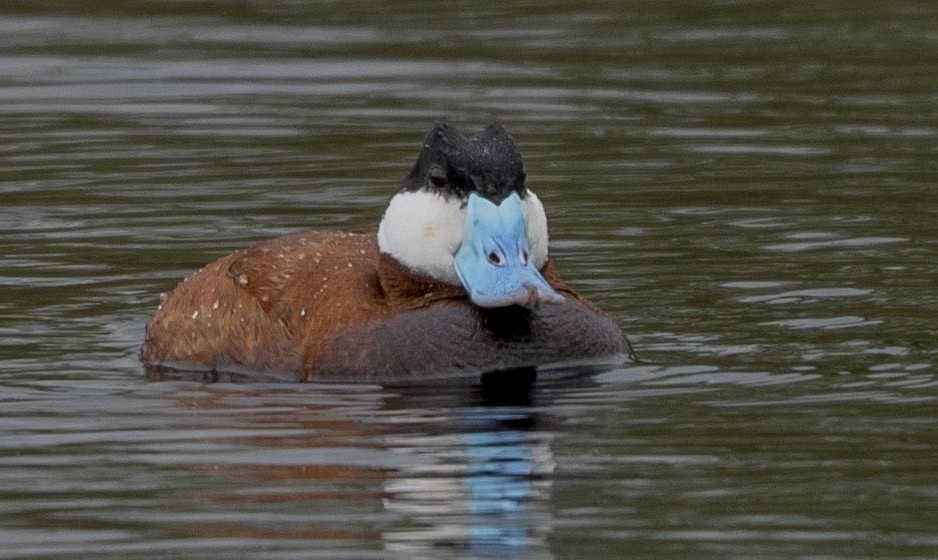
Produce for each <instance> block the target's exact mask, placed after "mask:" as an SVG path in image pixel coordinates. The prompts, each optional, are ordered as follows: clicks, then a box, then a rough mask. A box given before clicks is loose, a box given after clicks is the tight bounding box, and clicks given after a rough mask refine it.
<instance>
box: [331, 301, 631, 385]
mask: <svg viewBox="0 0 938 560" xmlns="http://www.w3.org/2000/svg"><path fill="white" fill-rule="evenodd" d="M616 356H619V357H625V356H631V348H630V347H629V346H628V343H627V341H626V339H625V337H624V336H623V335H622V332H621V331H620V330H619V328H618V327H617V326H616V325H615V323H613V322H612V321H611V320H610V319H609V318H607V317H606V316H605V315H601V314H597V313H596V312H595V311H594V310H593V309H591V308H590V307H588V306H586V305H584V304H583V303H580V302H579V301H577V300H574V299H568V300H567V301H566V302H564V303H563V304H558V305H545V306H542V307H541V308H540V309H538V310H537V311H533V312H532V311H528V310H527V309H524V308H520V307H511V308H507V309H498V310H487V311H483V310H480V309H478V308H475V307H472V306H470V305H467V304H458V303H440V304H437V305H435V306H433V307H429V308H426V309H420V310H415V311H408V312H405V313H402V314H400V315H398V316H396V317H394V318H392V319H390V320H388V321H386V322H383V323H380V324H375V325H372V326H369V327H367V328H363V329H360V330H357V331H355V332H351V333H347V334H345V335H342V336H340V337H339V338H338V339H336V343H335V344H334V345H333V346H332V349H331V351H330V352H328V353H327V354H326V355H325V356H324V357H323V358H322V359H321V360H320V362H319V363H318V364H317V368H316V369H317V371H316V373H315V374H314V375H315V377H316V378H323V379H325V378H331V379H342V378H348V377H349V376H350V372H354V374H353V376H354V378H355V379H362V380H366V379H368V380H380V379H406V378H420V377H432V376H445V375H448V374H449V375H452V374H460V373H464V374H479V373H484V372H490V371H499V370H509V369H517V368H523V367H530V366H537V365H542V364H549V363H560V362H570V361H574V360H576V361H587V362H588V361H590V360H593V359H601V358H606V359H608V358H611V357H616Z"/></svg>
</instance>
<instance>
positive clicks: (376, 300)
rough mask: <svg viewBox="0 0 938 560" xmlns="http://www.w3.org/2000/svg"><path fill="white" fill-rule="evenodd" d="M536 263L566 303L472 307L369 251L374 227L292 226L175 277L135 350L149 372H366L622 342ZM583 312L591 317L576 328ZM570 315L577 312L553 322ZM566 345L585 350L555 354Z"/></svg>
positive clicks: (444, 366)
mask: <svg viewBox="0 0 938 560" xmlns="http://www.w3.org/2000/svg"><path fill="white" fill-rule="evenodd" d="M542 273H543V274H544V276H545V278H546V279H547V280H548V281H549V282H550V283H551V285H552V286H553V287H554V288H555V289H556V290H558V291H559V292H561V293H562V294H563V295H564V296H565V297H567V298H568V300H569V302H567V303H564V304H562V305H550V306H545V307H544V308H543V309H545V310H547V311H550V313H546V314H545V315H544V317H542V318H541V319H540V320H537V318H536V315H537V311H535V312H531V311H528V310H525V309H522V308H515V309H511V310H491V311H483V310H479V309H473V308H472V306H471V305H470V304H469V302H468V300H467V298H466V294H465V292H464V291H463V289H462V288H461V287H459V286H453V285H449V284H444V283H441V282H437V281H435V280H433V279H431V278H428V277H425V276H424V277H422V276H420V275H416V274H414V273H412V272H411V271H409V270H407V269H406V268H405V267H404V266H403V265H401V264H399V263H397V262H396V261H395V260H394V259H393V258H391V257H389V256H387V255H384V254H381V253H379V251H378V247H377V242H376V240H375V233H374V231H368V232H353V233H343V232H300V233H294V234H291V235H287V236H284V237H280V238H277V239H273V240H270V241H266V242H263V243H260V244H258V245H255V246H254V247H251V248H248V249H245V250H242V251H238V252H236V253H233V254H231V255H228V256H226V257H223V258H221V259H219V260H217V261H215V262H213V263H211V264H209V265H208V266H206V267H204V268H203V269H201V270H200V271H198V272H197V273H195V274H194V275H193V276H191V277H190V278H188V279H186V280H185V281H183V282H182V283H180V284H179V286H178V287H177V288H176V289H175V290H174V291H173V292H172V293H171V294H170V295H169V296H167V297H164V298H163V302H162V304H161V305H160V307H159V309H158V310H157V312H156V315H155V316H154V317H153V319H152V320H151V321H150V323H149V324H148V325H147V329H146V338H145V340H144V344H143V349H142V353H141V357H142V360H143V362H144V363H145V364H147V366H148V367H149V368H150V369H151V371H156V372H159V371H161V370H165V369H171V370H214V371H228V372H234V373H247V374H262V373H264V374H274V375H278V376H282V377H289V378H294V379H299V380H306V379H309V378H317V379H337V378H338V379H361V380H373V379H376V378H377V379H380V378H387V377H392V378H400V377H410V376H421V375H433V374H439V375H442V374H447V373H465V372H472V373H476V372H478V373H481V372H483V371H488V370H494V369H500V368H504V369H510V368H516V367H523V366H531V365H537V364H539V363H546V362H550V361H562V360H564V359H570V358H574V357H579V358H588V357H592V356H596V357H598V356H602V355H608V354H616V353H623V352H627V348H626V346H625V341H624V338H623V337H622V335H621V333H619V331H618V329H617V328H616V327H615V326H614V325H613V324H612V322H611V321H609V320H608V318H606V317H605V316H604V315H602V314H601V313H600V312H599V311H598V309H597V308H596V307H595V306H594V305H593V304H592V303H590V302H588V301H586V300H583V299H582V298H580V297H579V296H577V295H576V294H575V293H574V292H573V291H572V290H570V289H569V288H568V287H567V286H566V285H565V284H564V283H563V282H562V281H561V280H560V278H559V275H558V274H557V272H556V270H555V269H554V267H553V266H552V264H551V263H550V262H548V264H547V265H546V266H545V267H544V269H543V270H542ZM549 308H554V309H549ZM532 313H533V314H535V317H534V319H535V320H534V321H530V320H529V319H530V318H531V314H532ZM590 316H592V320H591V321H589V323H592V324H593V325H594V326H593V327H590V328H586V329H584V328H583V324H582V323H583V321H582V319H583V318H584V317H590ZM570 319H578V320H575V321H573V322H572V323H571V324H570V326H568V327H567V328H559V327H560V326H562V325H563V324H564V321H565V320H570ZM394 320H396V321H397V322H396V324H395V325H394V326H393V327H389V326H388V325H389V323H390V322H392V321H394ZM493 322H500V323H504V324H503V325H502V327H505V328H506V329H507V332H499V328H498V325H493V324H492V323H493ZM532 322H533V323H534V324H535V325H536V326H535V328H534V329H532V328H531V325H530V324H529V323H532ZM511 325H516V326H522V327H523V328H522V329H520V330H512V329H511V328H509V327H511ZM597 326H598V327H599V328H596V327H597ZM547 327H550V328H547ZM398 328H400V329H401V330H400V331H397V332H394V330H395V329H398ZM553 331H556V332H554V334H550V332H553ZM436 338H438V340H435V339H436ZM526 346H527V347H528V351H524V347H526ZM576 346H583V347H584V348H585V349H587V350H588V351H584V348H580V349H579V351H577V352H576V354H575V355H565V350H569V349H570V348H571V347H576ZM499 354H501V355H500V356H499Z"/></svg>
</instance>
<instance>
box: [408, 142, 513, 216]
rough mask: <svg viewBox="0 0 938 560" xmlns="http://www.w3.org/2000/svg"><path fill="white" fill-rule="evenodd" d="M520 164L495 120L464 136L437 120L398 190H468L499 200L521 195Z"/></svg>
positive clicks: (458, 194) (461, 195) (461, 192)
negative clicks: (511, 195)
mask: <svg viewBox="0 0 938 560" xmlns="http://www.w3.org/2000/svg"><path fill="white" fill-rule="evenodd" d="M524 177H525V174H524V164H523V163H522V162H521V153H520V152H519V151H518V147H517V146H516V145H515V141H514V139H513V138H512V137H511V135H510V134H508V131H507V130H505V127H503V126H502V125H501V124H499V123H492V124H490V125H489V126H488V127H486V129H485V130H483V131H482V132H480V133H478V134H476V135H475V136H471V137H466V136H463V135H462V134H460V133H459V131H458V130H456V129H455V128H453V127H452V126H450V125H448V124H446V123H437V124H436V125H435V126H434V127H433V130H431V131H430V133H429V134H427V137H426V138H424V141H423V150H422V151H421V152H420V157H418V158H417V162H416V163H415V164H414V167H413V169H411V170H410V174H409V175H407V177H405V178H404V181H403V183H402V184H401V190H402V191H417V190H420V189H427V190H431V191H436V192H439V193H441V194H443V195H445V196H456V197H459V198H462V199H465V198H467V197H468V196H469V193H470V192H476V193H479V194H480V195H482V196H484V197H485V198H487V199H489V200H491V201H493V202H495V203H496V204H498V203H501V201H502V200H504V199H505V198H506V197H507V196H508V195H510V194H511V193H513V192H516V193H518V196H520V197H522V198H524V196H525V188H524Z"/></svg>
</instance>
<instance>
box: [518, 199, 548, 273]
mask: <svg viewBox="0 0 938 560" xmlns="http://www.w3.org/2000/svg"><path fill="white" fill-rule="evenodd" d="M522 203H523V204H524V214H525V216H526V217H527V219H528V254H529V255H530V256H531V262H533V263H534V266H535V267H537V269H538V270H540V268H541V267H542V266H544V263H546V262H547V250H548V249H547V245H548V243H549V241H550V240H549V236H548V233H547V214H546V213H545V212H544V205H543V204H541V201H540V199H538V198H537V195H536V194H534V193H533V192H531V191H528V192H527V196H525V197H524V200H523V201H522Z"/></svg>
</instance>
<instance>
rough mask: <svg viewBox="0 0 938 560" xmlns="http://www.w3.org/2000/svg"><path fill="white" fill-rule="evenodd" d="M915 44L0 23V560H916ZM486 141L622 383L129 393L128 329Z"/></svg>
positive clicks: (533, 17)
mask: <svg viewBox="0 0 938 560" xmlns="http://www.w3.org/2000/svg"><path fill="white" fill-rule="evenodd" d="M936 28H938V7H935V6H933V5H932V4H931V3H929V2H917V1H907V2H890V3H874V2H861V3H856V2H828V3H824V4H823V5H820V4H819V5H818V6H817V7H807V6H804V5H798V4H790V3H772V2H744V1H741V2H718V1H710V2H706V1H702V2H693V3H692V2H676V1H675V2H659V3H656V4H655V5H654V6H650V5H648V4H647V3H642V2H626V3H621V4H618V5H617V6H616V7H615V8H611V7H608V6H606V5H605V4H604V3H576V4H567V3H562V2H547V3H544V2H540V3H533V4H528V3H524V2H512V1H507V2H501V3H499V5H498V6H497V7H494V8H493V7H490V6H487V5H484V4H482V3H468V4H462V5H459V6H454V5H448V4H439V3H430V2H427V3H421V2H412V3H403V4H401V3H397V4H393V5H390V4H383V3H371V2H344V3H335V4H333V3H316V4H312V5H307V4H302V3H293V2H286V1H282V2H254V3H252V2H240V3H237V4H235V3H231V4H227V3H198V2H185V1H183V2H123V3H121V4H120V6H118V7H112V6H106V7H105V6H104V5H99V4H98V3H96V2H90V1H88V2H70V3H68V5H67V6H64V5H59V4H57V3H44V2H31V3H25V2H23V3H7V4H4V7H3V8H0V123H2V126H0V170H2V171H0V197H2V205H0V232H2V233H0V294H2V296H0V379H2V393H0V403H2V404H0V543H2V544H0V557H2V558H21V557H42V558H82V557H85V558H91V557H94V558H127V557H135V558H176V557H181V556H191V557H200V558H316V557H322V558H467V557H469V558H492V557H506V556H507V557H512V556H514V557H520V556H523V557H530V558H583V557H587V556H589V557H594V558H622V557H639V558H643V557H644V558H661V557H696V558H752V557H762V558H799V557H800V558H807V557H811V558H878V557H882V558H886V557H888V558H898V557H906V558H929V557H934V556H936V555H938V530H936V529H935V527H936V526H938V525H936V523H935V520H936V519H938V490H936V489H938V471H936V470H935V468H934V457H935V456H936V449H938V435H936V434H938V430H936V428H938V414H936V412H935V410H936V408H935V400H936V399H935V397H936V396H938V379H936V376H935V369H936V362H938V351H936V349H935V344H934V341H935V334H936V329H935V314H936V310H938V300H936V295H935V290H934V283H935V277H936V268H938V265H936V264H935V263H936V262H938V258H936V257H938V247H936V241H935V238H936V236H935V232H936V230H935V226H934V224H935V222H936V217H938V191H936V189H935V184H936V182H938V181H936V179H938V166H936V163H935V162H936V158H935V155H936V151H938V126H936V123H938V110H936V107H938V95H936V93H935V90H934V84H935V79H936V75H935V70H934V69H935V68H936V62H938V61H936V59H935V55H934V53H936V52H938V34H936V33H935V31H934V30H935V29H936ZM439 118H447V119H449V120H450V121H451V122H453V123H454V124H455V125H457V126H460V127H462V128H469V129H471V128H473V127H481V126H482V125H484V124H485V123H486V122H488V121H490V120H493V119H500V120H501V121H502V122H504V123H505V125H506V126H507V127H508V128H509V130H511V131H512V132H513V134H514V135H515V137H516V139H517V140H518V142H519V144H520V146H521V149H522V152H523V154H524V156H525V161H526V165H527V170H528V175H529V185H530V186H531V187H532V188H533V189H534V190H536V191H537V193H538V194H539V196H540V197H541V199H542V200H543V201H544V203H545V205H546V206H547V209H548V214H549V216H550V219H551V228H552V236H553V243H552V252H553V254H554V255H555V257H556V259H557V261H558V263H559V265H560V268H561V270H562V271H563V272H564V276H565V279H566V280H567V281H568V282H569V283H570V284H571V285H573V286H574V287H576V288H577V289H578V290H579V291H580V292H581V293H583V294H585V295H587V296H588V297H590V298H592V299H593V300H594V301H596V302H597V303H599V304H600V305H601V306H602V307H603V308H604V309H606V310H607V311H608V312H609V314H610V315H611V316H612V317H613V318H614V319H615V320H616V322H617V323H619V324H620V325H621V326H622V327H623V329H625V330H626V331H627V332H628V333H629V334H630V336H631V338H632V341H633V343H634V345H635V347H636V350H637V352H638V353H639V356H640V357H641V358H642V362H641V363H639V364H635V365H630V366H625V367H622V368H619V369H615V370H612V371H609V372H606V373H603V374H600V375H596V376H591V377H588V378H585V379H575V380H569V379H568V380H555V381H550V380H548V381H546V382H545V381H541V382H539V383H538V384H536V385H535V386H534V388H533V390H532V391H531V392H530V394H527V393H525V392H523V391H522V392H520V394H499V395H494V396H493V395H491V394H483V393H481V392H480V390H479V388H478V387H471V386H466V387H453V388H447V389H445V390H444V389H439V388H435V387H433V386H432V385H431V386H410V387H379V386H371V385H366V386H345V385H335V386H316V385H299V386H293V385H264V384H214V385H211V384H209V385H205V384H199V383H191V382H167V383H148V382H146V381H144V379H143V372H142V370H141V368H140V366H139V364H138V363H137V351H138V346H139V343H140V340H141V337H142V331H143V325H144V324H145V322H146V320H147V318H148V316H149V315H150V314H151V312H152V311H153V309H154V307H155V305H156V302H157V298H158V294H159V293H160V292H163V291H168V290H170V289H171V288H172V287H173V286H174V285H175V284H176V282H178V281H179V279H181V278H183V277H185V276H186V275H187V274H189V273H191V272H192V271H194V270H196V269H197V268H199V267H200V266H201V265H203V264H205V263H206V262H208V261H210V260H212V259H214V258H216V257H218V256H220V255H223V254H225V253H227V252H229V251H231V250H234V249H237V248H241V247H244V246H246V245H248V244H250V243H252V242H255V241H259V240H262V239H267V238H269V237H273V236H276V235H280V234H283V233H286V232H290V231H294V230H298V229H304V228H356V227H367V226H370V225H373V224H374V223H376V221H377V220H378V219H379V218H380V215H381V211H382V208H383V205H384V204H385V203H386V201H387V199H388V197H389V195H390V193H391V190H392V189H393V186H394V185H395V184H396V182H397V181H399V180H400V178H401V177H403V175H404V174H405V173H406V172H407V170H408V169H409V167H410V165H411V163H412V161H413V158H415V157H416V154H417V149H418V147H419V142H420V140H421V138H422V136H423V134H424V133H425V132H426V130H427V129H428V128H429V127H430V125H431V124H432V122H433V121H434V120H436V119H439Z"/></svg>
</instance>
